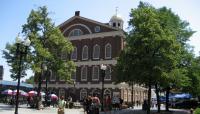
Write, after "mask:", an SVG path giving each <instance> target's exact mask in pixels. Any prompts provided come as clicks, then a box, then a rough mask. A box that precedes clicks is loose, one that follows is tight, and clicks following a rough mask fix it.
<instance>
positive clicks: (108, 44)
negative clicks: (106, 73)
mask: <svg viewBox="0 0 200 114" xmlns="http://www.w3.org/2000/svg"><path fill="white" fill-rule="evenodd" d="M107 46H110V57H106V47H107ZM111 58H112V45H111V44H110V43H107V44H106V45H105V59H111Z"/></svg>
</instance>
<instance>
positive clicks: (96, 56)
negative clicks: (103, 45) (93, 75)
mask: <svg viewBox="0 0 200 114" xmlns="http://www.w3.org/2000/svg"><path fill="white" fill-rule="evenodd" d="M99 55H100V46H99V45H97V44H96V45H95V46H94V47H93V59H99Z"/></svg>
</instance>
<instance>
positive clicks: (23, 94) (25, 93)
mask: <svg viewBox="0 0 200 114" xmlns="http://www.w3.org/2000/svg"><path fill="white" fill-rule="evenodd" d="M20 95H22V96H25V97H28V93H27V92H21V93H20Z"/></svg>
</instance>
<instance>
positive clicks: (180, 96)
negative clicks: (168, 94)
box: [173, 93, 192, 99]
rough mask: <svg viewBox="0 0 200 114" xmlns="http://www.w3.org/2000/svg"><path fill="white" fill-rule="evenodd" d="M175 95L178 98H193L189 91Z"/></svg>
mask: <svg viewBox="0 0 200 114" xmlns="http://www.w3.org/2000/svg"><path fill="white" fill-rule="evenodd" d="M173 97H174V98H177V99H189V98H192V95H190V94H189V93H182V94H176V95H174V96H173Z"/></svg>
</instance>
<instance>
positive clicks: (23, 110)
mask: <svg viewBox="0 0 200 114" xmlns="http://www.w3.org/2000/svg"><path fill="white" fill-rule="evenodd" d="M14 110H15V108H14V107H13V106H10V105H4V104H1V103H0V114H14ZM152 110H154V111H153V112H156V110H155V109H152ZM18 112H19V114H57V108H52V107H48V108H45V109H43V110H36V109H31V108H27V107H26V105H20V108H19V111H18ZM65 114H84V113H83V109H65ZM100 114H146V112H145V111H142V110H141V107H135V108H134V109H124V110H116V111H112V112H111V113H110V112H107V113H104V112H100ZM154 114H156V113H154ZM166 114H189V111H186V110H179V109H171V113H166Z"/></svg>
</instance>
